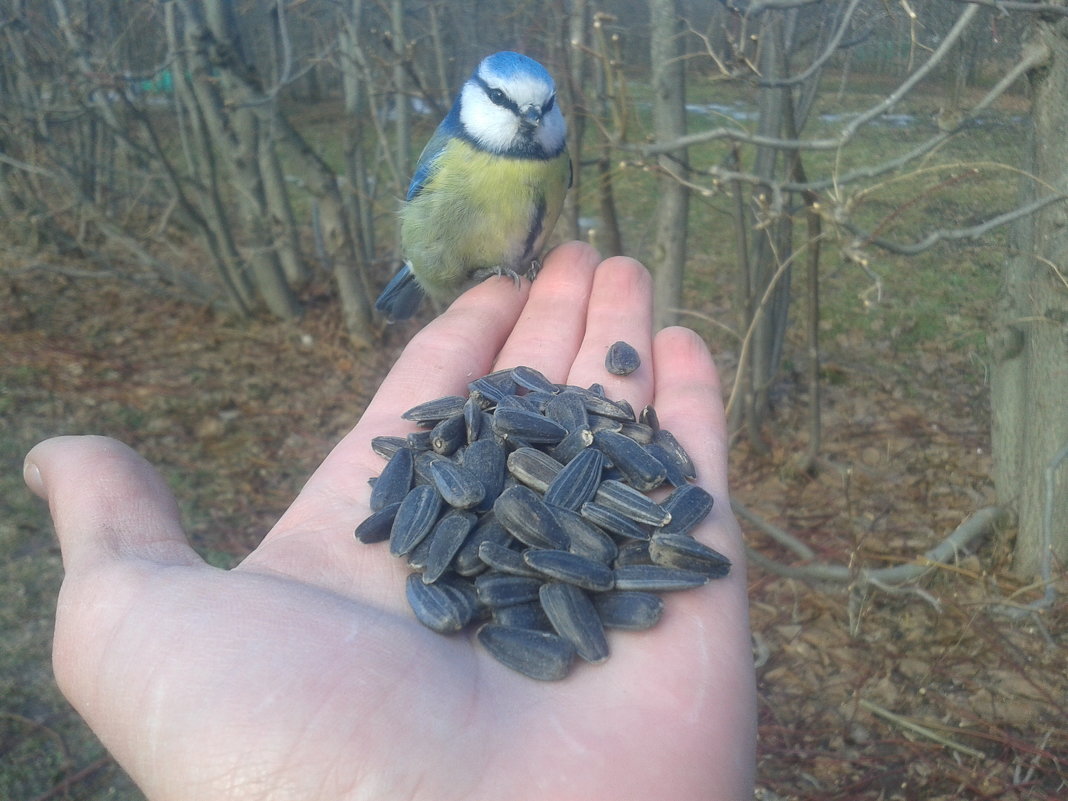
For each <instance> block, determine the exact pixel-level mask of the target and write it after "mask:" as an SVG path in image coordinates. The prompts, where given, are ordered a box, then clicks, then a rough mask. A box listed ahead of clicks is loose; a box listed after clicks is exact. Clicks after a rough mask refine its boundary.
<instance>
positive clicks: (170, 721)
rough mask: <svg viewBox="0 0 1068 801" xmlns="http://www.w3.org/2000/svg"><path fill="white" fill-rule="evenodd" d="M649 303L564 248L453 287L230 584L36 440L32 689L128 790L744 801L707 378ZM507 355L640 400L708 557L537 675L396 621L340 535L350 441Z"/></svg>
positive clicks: (97, 453) (747, 710) (124, 487)
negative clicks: (612, 362) (47, 617)
mask: <svg viewBox="0 0 1068 801" xmlns="http://www.w3.org/2000/svg"><path fill="white" fill-rule="evenodd" d="M650 299H651V281H650V277H649V274H648V273H647V272H646V270H645V269H644V268H643V267H642V266H641V265H639V264H638V263H637V262H635V261H633V260H630V259H625V258H615V259H609V260H607V261H604V262H600V261H599V257H598V256H597V254H596V253H595V252H594V251H593V250H592V249H590V248H589V247H588V246H584V245H580V244H577V243H572V244H568V245H564V246H561V247H559V248H557V249H556V250H554V251H553V252H552V253H551V254H550V255H549V256H548V257H547V259H546V262H545V266H544V269H543V270H542V273H541V275H540V276H539V277H538V279H537V280H536V281H535V282H534V284H533V286H531V285H530V284H529V283H527V282H526V281H524V282H523V287H522V288H521V289H520V290H519V291H517V290H516V288H515V286H514V284H513V283H512V281H511V279H508V278H491V279H489V280H488V281H486V282H484V283H482V284H480V285H479V286H477V287H475V288H473V289H471V290H470V291H468V292H467V293H465V294H464V295H463V296H462V297H460V298H459V300H457V301H456V302H455V303H454V304H453V305H452V306H451V307H450V308H449V309H448V310H447V311H446V312H445V313H444V314H443V315H442V316H440V317H438V318H437V319H436V320H434V321H433V322H432V323H430V324H429V325H428V326H427V327H426V328H424V329H423V330H422V331H421V332H420V333H418V334H417V335H416V336H415V337H414V339H413V340H412V343H411V345H410V346H409V347H408V348H407V349H406V350H405V351H404V353H403V354H402V355H401V357H400V358H399V360H398V361H397V363H396V365H395V366H394V368H393V369H392V371H391V372H390V374H389V376H388V377H387V378H386V379H385V381H384V382H383V384H382V386H381V388H380V389H379V391H378V394H377V395H376V396H375V398H374V400H373V401H372V402H371V404H370V406H369V407H368V409H367V411H366V412H365V413H364V415H363V417H362V418H361V419H360V421H359V423H358V424H357V425H356V427H355V428H354V429H353V430H352V431H351V432H350V433H349V434H348V435H347V436H346V437H345V438H344V439H342V440H341V442H340V443H339V444H338V445H337V446H336V448H335V449H334V450H333V452H332V453H331V454H330V455H329V456H328V457H327V459H326V460H325V461H324V462H323V464H322V465H321V466H320V467H319V469H318V470H316V472H315V473H314V474H313V475H312V477H311V478H310V480H309V481H308V483H307V484H306V485H305V487H304V488H303V490H302V491H301V493H300V495H299V496H298V497H297V498H296V500H295V501H294V502H293V504H292V506H291V507H290V508H289V509H288V510H287V511H286V513H285V514H284V515H283V516H282V518H281V519H280V520H279V521H278V523H277V524H276V525H275V526H274V528H273V529H272V530H271V531H270V532H269V533H268V534H267V535H266V537H265V538H264V539H263V542H262V543H261V544H260V545H259V547H257V548H256V549H255V550H254V551H253V552H252V553H251V554H249V556H248V557H247V558H246V559H245V560H244V561H243V562H242V563H241V565H240V566H238V567H236V568H235V569H233V570H230V571H223V570H219V569H216V568H213V567H210V566H208V565H207V564H205V563H204V562H203V561H202V560H201V559H200V557H199V556H197V554H196V553H195V552H194V551H193V550H192V549H191V548H190V546H189V544H188V542H187V539H186V535H185V533H184V532H183V530H182V526H181V523H180V520H179V516H178V512H177V507H176V504H175V501H174V499H173V496H172V495H171V493H170V491H169V490H168V489H167V487H166V486H165V485H164V482H163V480H162V479H161V478H160V476H159V475H158V473H156V471H155V470H154V469H153V468H152V467H151V466H150V465H149V464H148V463H147V462H145V461H144V460H143V459H142V458H141V457H139V456H138V455H137V454H136V453H134V452H133V451H132V450H130V449H129V448H128V447H126V446H125V445H122V444H121V443H119V442H116V441H114V440H110V439H106V438H102V437H62V438H57V439H52V440H47V441H45V442H43V443H41V444H39V445H37V446H36V447H35V448H34V449H33V450H32V451H31V452H30V453H29V455H28V456H27V460H26V469H25V474H26V480H27V483H28V484H29V486H30V488H31V489H32V490H33V491H34V492H36V493H37V494H38V495H40V496H41V497H42V498H45V499H46V500H47V501H48V504H49V508H50V511H51V514H52V518H53V520H54V522H55V527H56V532H57V535H58V537H59V542H60V546H61V549H62V555H63V564H64V569H65V578H64V581H63V587H62V590H61V592H60V597H59V604H58V610H57V613H56V634H55V649H54V667H55V673H56V679H57V681H58V683H59V686H60V688H61V689H62V691H63V692H64V694H65V695H66V696H67V698H68V699H69V700H70V702H71V703H72V704H73V705H74V707H75V708H76V709H77V710H78V712H79V713H80V714H81V715H82V716H83V717H84V718H85V720H86V721H87V722H88V724H89V725H90V726H91V727H92V728H93V730H94V731H95V732H96V733H97V734H98V735H99V737H100V738H101V740H102V741H103V743H104V744H105V745H106V746H107V748H108V749H109V750H110V751H111V753H112V754H114V756H115V758H116V759H117V760H118V761H119V762H120V763H121V764H122V766H123V767H124V768H125V769H126V770H127V771H128V772H129V774H130V775H131V776H132V777H133V779H134V780H135V781H136V782H137V783H138V785H139V786H140V787H141V788H142V789H143V791H144V792H145V794H146V795H147V796H148V798H150V799H153V801H164V800H165V799H174V801H197V799H294V801H296V800H297V799H299V800H300V801H308V800H309V799H321V800H323V801H327V800H332V799H364V798H366V799H384V800H388V799H405V801H408V800H410V799H432V800H433V801H449V800H450V799H458V800H459V799H465V800H466V801H475V800H477V799H493V800H494V801H499V799H671V800H672V801H684V800H685V799H738V800H741V799H750V798H752V792H753V770H754V758H755V736H756V735H755V728H756V724H755V715H756V704H755V691H754V684H753V668H752V657H751V652H750V639H749V628H748V619H747V608H746V594H745V593H746V583H745V570H744V565H745V559H744V554H743V551H742V545H741V538H740V534H739V530H738V526H737V524H736V522H735V521H734V518H733V517H732V516H731V513H730V505H729V502H728V496H727V474H726V438H725V424H724V419H723V409H722V405H721V401H720V386H719V383H718V379H717V375H716V371H715V367H714V366H713V363H712V359H711V357H710V355H709V353H708V351H707V349H706V348H705V346H704V344H703V343H702V342H701V341H700V340H699V339H698V338H697V336H696V335H694V334H693V333H692V332H690V331H688V330H686V329H682V328H670V329H665V330H663V331H661V332H659V333H657V334H656V335H655V336H654V335H653V332H652V315H651V309H650V306H651V300H650ZM619 339H622V340H625V341H627V342H629V343H631V344H632V345H634V346H635V348H637V350H638V352H639V353H640V354H641V358H642V367H641V368H640V369H639V370H638V372H636V373H634V374H633V375H631V376H628V377H625V378H620V377H616V376H612V375H610V374H608V373H607V372H606V371H605V370H604V366H603V360H604V354H605V350H606V349H607V347H608V346H609V345H610V344H611V343H612V342H615V341H616V340H619ZM517 364H524V365H529V366H531V367H535V368H537V369H539V370H541V371H542V372H544V373H545V374H546V375H548V376H549V377H550V378H551V379H552V380H554V381H567V382H570V383H576V384H582V385H588V384H590V383H592V382H594V381H598V382H601V383H602V384H604V385H605V387H606V389H607V393H608V396H609V397H612V398H619V397H625V398H627V399H628V400H629V401H630V402H631V403H632V404H633V405H634V407H635V408H641V407H642V406H644V405H645V404H647V403H653V404H654V405H655V407H656V409H657V412H658V414H659V417H660V420H661V423H662V425H663V426H664V427H665V428H668V429H670V430H671V431H672V432H673V433H674V434H675V435H676V436H677V438H678V439H679V440H680V441H681V442H682V443H683V444H684V445H685V446H686V448H687V449H688V450H689V452H690V454H691V456H692V458H693V460H694V462H695V464H696V467H697V473H698V480H699V483H701V484H702V485H703V486H704V487H705V488H706V489H708V490H709V491H710V492H711V493H712V494H713V495H714V496H715V498H716V505H715V508H714V510H713V512H712V514H711V516H710V518H709V519H708V520H707V521H706V523H705V524H703V525H702V526H701V527H700V528H699V529H698V530H697V531H696V536H697V538H698V539H700V540H701V541H703V542H705V543H707V544H709V545H711V546H713V547H715V548H716V549H718V550H720V551H721V552H723V553H724V554H726V555H728V556H729V557H730V558H731V560H732V561H733V563H734V566H733V568H732V571H731V574H730V576H729V577H728V578H726V579H723V580H720V581H716V582H713V583H711V584H709V585H708V586H706V587H703V588H701V589H698V590H692V591H688V592H683V593H675V594H671V595H669V596H667V597H666V610H665V613H664V616H663V619H662V620H661V622H660V624H659V625H658V626H657V627H656V628H654V629H652V630H650V631H645V632H615V633H613V634H612V635H611V636H610V639H609V644H610V646H611V649H612V656H611V658H610V659H608V661H607V662H605V663H603V664H600V665H587V664H581V663H580V664H578V665H576V668H575V670H574V671H573V672H572V673H571V675H570V676H569V677H568V678H567V679H565V680H564V681H561V682H555V683H541V682H536V681H533V680H531V679H528V678H526V677H524V676H521V675H519V674H516V673H514V672H512V671H510V670H508V669H507V668H505V667H503V666H501V665H500V664H498V663H497V662H495V661H494V660H493V659H492V658H491V657H489V655H488V654H486V653H485V652H484V651H483V650H482V649H481V648H479V647H477V646H476V645H475V644H473V642H472V640H471V639H470V638H469V637H466V636H463V635H461V636H456V637H450V638H446V637H442V636H440V635H438V634H435V633H433V632H431V631H429V630H427V629H424V628H423V627H422V626H421V625H420V624H419V623H418V622H416V620H415V619H414V617H413V616H412V615H411V613H410V611H409V610H408V609H407V606H406V601H405V597H404V579H405V577H406V575H407V572H408V571H407V568H406V566H405V565H404V564H403V563H402V562H401V560H397V559H394V558H392V557H391V556H390V555H389V552H388V548H387V547H386V546H385V545H384V544H381V545H374V546H368V545H362V544H360V543H358V542H356V541H355V539H354V538H353V536H352V531H353V528H354V526H355V525H356V523H358V522H359V521H360V520H362V519H363V518H364V517H365V516H366V515H367V514H368V507H367V503H368V497H369V489H368V485H367V478H368V477H369V476H372V475H376V474H377V473H378V471H379V470H381V467H382V464H383V462H382V460H381V458H380V457H378V456H377V455H375V454H374V453H373V452H372V451H371V448H370V445H369V443H370V440H371V438H372V437H373V436H376V435H378V434H397V433H402V432H404V431H405V430H408V429H406V428H405V424H404V423H403V421H401V420H400V417H399V415H400V413H401V412H402V411H403V410H404V409H406V408H408V407H410V406H412V405H414V404H415V403H417V402H420V401H423V400H428V399H431V398H434V397H438V396H441V395H445V394H451V393H463V392H464V388H465V386H466V383H467V382H468V381H469V380H470V379H471V378H474V377H477V376H479V375H482V374H484V373H486V372H489V371H490V370H492V369H496V368H501V367H508V366H514V365H517ZM293 425H294V426H299V425H300V422H299V421H295V422H294V423H293Z"/></svg>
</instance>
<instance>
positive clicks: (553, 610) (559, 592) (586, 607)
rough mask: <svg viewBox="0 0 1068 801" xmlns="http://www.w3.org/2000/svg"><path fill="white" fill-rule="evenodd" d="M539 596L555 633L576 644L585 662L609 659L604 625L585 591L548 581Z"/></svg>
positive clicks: (577, 650) (571, 585) (570, 585)
mask: <svg viewBox="0 0 1068 801" xmlns="http://www.w3.org/2000/svg"><path fill="white" fill-rule="evenodd" d="M539 597H540V598H541V608H542V609H544V610H545V616H546V617H548V618H549V622H550V623H552V624H553V628H554V629H556V633H557V634H559V635H560V636H561V637H563V638H564V639H565V640H567V641H568V642H570V643H571V644H572V645H573V646H575V651H576V652H577V653H578V655H579V656H581V657H582V658H583V659H585V660H586V661H587V662H603V661H604V660H606V659H607V658H608V639H607V638H606V637H605V633H604V624H603V623H602V622H601V618H600V616H599V615H598V614H597V610H596V609H595V608H594V606H593V602H592V601H590V599H589V596H587V595H586V593H585V592H583V591H582V590H581V589H580V588H579V587H576V586H575V585H574V584H564V583H561V582H556V581H551V582H549V583H548V584H543V585H542V586H541V590H540V592H539Z"/></svg>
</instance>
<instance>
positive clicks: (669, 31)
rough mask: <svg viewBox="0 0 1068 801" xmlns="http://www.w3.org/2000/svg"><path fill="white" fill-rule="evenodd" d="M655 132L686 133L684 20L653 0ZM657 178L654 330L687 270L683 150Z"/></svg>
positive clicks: (665, 161)
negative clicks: (682, 178) (683, 49)
mask: <svg viewBox="0 0 1068 801" xmlns="http://www.w3.org/2000/svg"><path fill="white" fill-rule="evenodd" d="M649 12H650V14H651V15H652V41H651V45H650V56H651V60H652V66H653V76H652V82H653V130H654V132H655V134H656V139H657V141H660V142H670V141H672V140H674V139H678V138H679V137H681V136H683V135H684V134H685V133H686V67H685V63H686V62H685V61H684V59H683V51H682V20H681V17H680V14H679V7H678V3H677V0H652V2H650V3H649ZM657 160H658V162H659V165H660V169H661V175H660V178H659V181H658V187H657V192H658V195H659V200H658V202H657V204H656V229H655V230H656V233H655V236H656V240H655V242H654V244H653V258H652V261H653V277H654V281H655V286H656V295H655V302H654V306H653V315H654V319H655V324H656V327H657V328H662V327H664V326H667V325H673V324H674V323H675V322H676V321H677V319H678V312H677V309H678V308H679V307H681V306H682V276H683V271H684V269H685V267H686V229H687V227H688V224H689V210H690V190H689V188H688V187H687V186H686V185H685V184H683V183H682V181H681V180H679V178H678V177H675V176H679V177H684V176H685V171H686V165H687V152H686V149H685V148H682V149H679V150H675V151H672V152H671V153H665V154H663V155H661V156H659V157H658V159H657Z"/></svg>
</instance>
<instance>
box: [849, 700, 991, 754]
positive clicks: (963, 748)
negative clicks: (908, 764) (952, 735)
mask: <svg viewBox="0 0 1068 801" xmlns="http://www.w3.org/2000/svg"><path fill="white" fill-rule="evenodd" d="M859 703H860V705H861V706H862V707H864V708H865V709H867V710H868V711H869V712H871V713H872V714H874V715H878V716H879V717H881V718H883V719H884V720H888V721H890V722H891V723H894V724H896V725H898V726H900V727H901V728H903V729H908V730H909V731H911V732H915V733H916V734H919V735H920V736H922V737H926V738H927V739H929V740H934V741H935V742H936V743H941V744H942V745H944V746H946V747H947V748H952V749H953V750H954V751H960V752H961V753H962V754H967V755H968V756H971V757H975V758H976V759H986V754H984V753H983V752H982V751H980V750H979V749H977V748H972V747H971V746H967V745H964V744H963V743H958V742H957V741H956V740H951V739H949V738H948V737H946V736H944V735H942V734H939V733H938V732H936V731H934V730H933V729H929V728H927V727H926V726H921V725H920V724H919V723H916V722H915V721H913V720H911V719H909V718H905V717H902V716H901V715H895V714H894V713H893V712H891V711H890V710H889V709H885V708H884V707H881V706H879V705H878V704H876V703H874V702H872V701H869V700H868V699H866V698H861V699H860V701H859Z"/></svg>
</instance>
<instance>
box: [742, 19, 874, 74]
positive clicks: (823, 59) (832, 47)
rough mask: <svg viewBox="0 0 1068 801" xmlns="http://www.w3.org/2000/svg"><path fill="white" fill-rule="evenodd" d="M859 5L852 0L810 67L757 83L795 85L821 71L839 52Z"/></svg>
mask: <svg viewBox="0 0 1068 801" xmlns="http://www.w3.org/2000/svg"><path fill="white" fill-rule="evenodd" d="M858 5H860V0H851V2H850V4H849V7H848V8H847V9H846V10H845V12H844V13H843V14H842V18H841V19H840V20H839V22H838V27H837V28H836V29H835V32H834V35H833V36H832V37H831V39H830V41H829V42H827V46H826V47H825V48H824V49H823V52H822V53H820V54H819V55H818V56H817V57H816V58H815V59H813V61H812V63H811V64H809V65H808V67H806V68H805V69H804V70H802V71H801V72H799V73H798V74H797V75H791V76H790V77H789V78H776V79H763V80H760V81H757V85H758V86H764V87H769V88H773V87H780V86H793V85H795V84H799V83H804V82H805V81H807V80H808V79H809V78H811V77H812V76H813V75H815V74H816V72H817V71H819V69H820V68H821V67H822V66H823V65H824V64H826V63H827V61H828V60H829V59H830V58H831V57H832V56H834V54H835V53H836V52H838V46H839V45H840V44H841V42H842V37H843V36H845V32H846V31H847V30H848V29H849V23H850V22H852V20H853V13H854V12H855V11H856V10H857V6H858Z"/></svg>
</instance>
